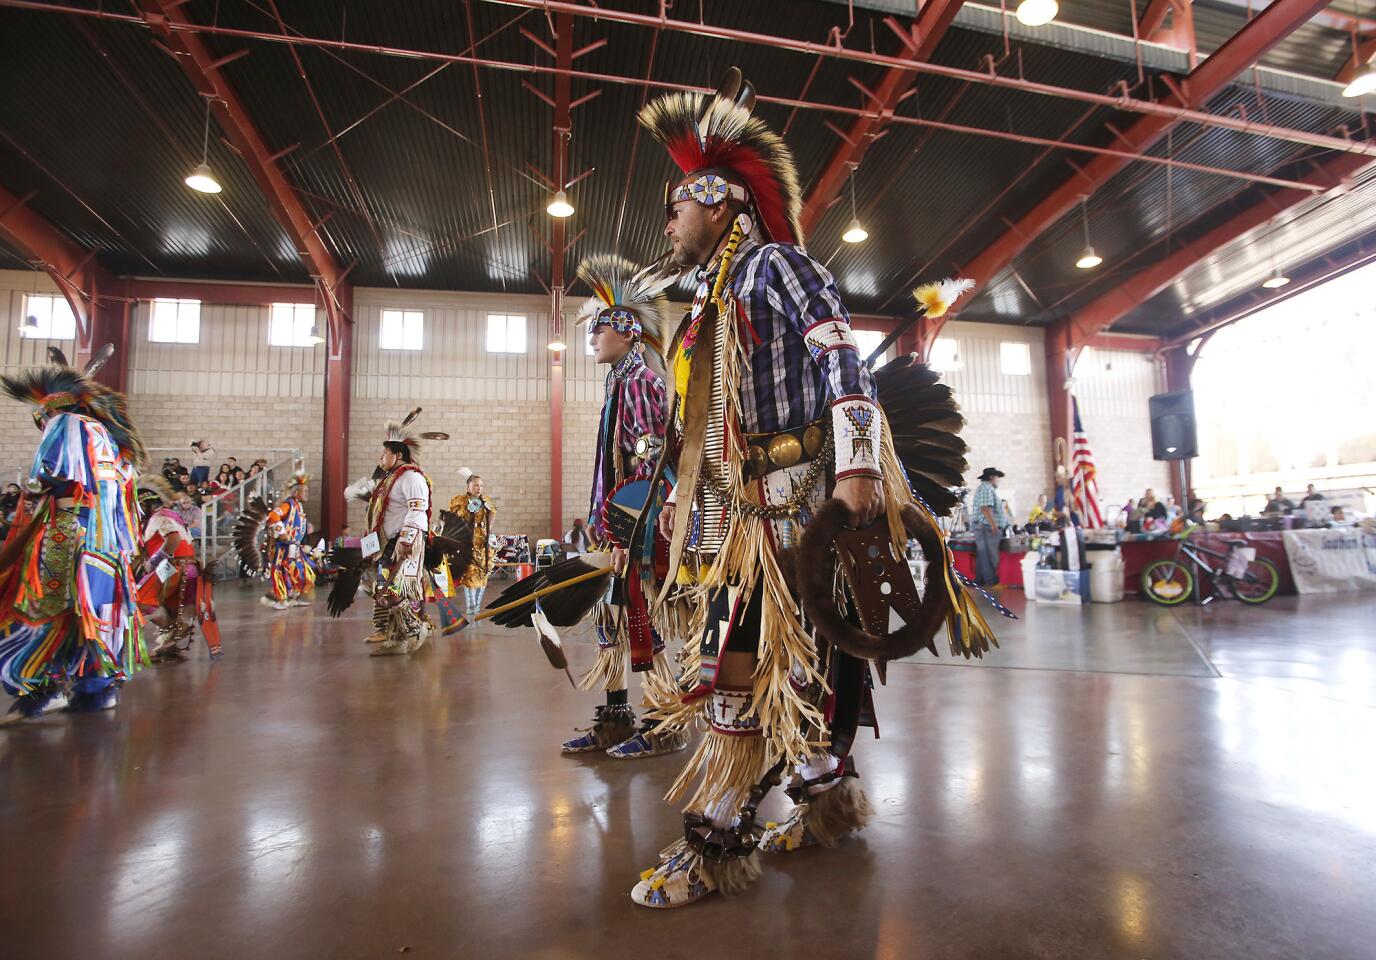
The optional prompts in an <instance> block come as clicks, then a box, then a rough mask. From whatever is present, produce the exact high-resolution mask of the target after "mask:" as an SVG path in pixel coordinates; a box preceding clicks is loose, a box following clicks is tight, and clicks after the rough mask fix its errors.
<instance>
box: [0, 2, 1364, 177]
mask: <svg viewBox="0 0 1376 960" xmlns="http://www.w3.org/2000/svg"><path fill="white" fill-rule="evenodd" d="M491 2H494V3H505V4H510V5H516V6H526V7H529V8H532V9H539V10H542V11H545V12H548V13H551V14H554V13H562V12H571V13H573V14H574V15H576V16H587V17H594V18H597V19H602V20H611V21H614V22H618V23H631V24H639V25H642V26H646V27H651V28H654V27H661V28H662V29H665V30H675V31H678V32H681V33H689V34H694V35H700V36H711V37H724V38H727V39H732V40H740V41H742V42H744V43H754V44H759V45H761V46H768V47H776V48H779V49H784V50H794V51H797V52H801V53H809V54H814V55H821V56H827V57H834V58H838V59H843V60H852V61H855V62H859V63H877V64H881V65H883V66H891V67H899V68H902V69H906V70H909V71H911V72H914V73H927V74H931V75H933V76H940V77H947V78H949V79H952V80H959V81H962V82H965V83H972V84H980V85H985V86H994V87H1000V88H1002V89H1005V90H1018V91H1022V92H1025V93H1031V94H1036V95H1038V96H1048V97H1060V98H1063V99H1067V100H1076V101H1079V102H1082V103H1092V104H1094V105H1096V106H1100V107H1109V108H1111V109H1115V110H1122V111H1126V112H1129V113H1141V114H1147V115H1154V116H1166V117H1169V118H1170V119H1172V120H1176V121H1188V122H1191V123H1198V124H1201V125H1203V126H1205V127H1211V128H1214V127H1216V128H1219V129H1224V130H1237V131H1239V132H1242V133H1248V134H1252V135H1254V136H1259V137H1274V138H1276V139H1280V140H1288V141H1291V142H1293V143H1301V144H1305V145H1308V146H1312V147H1321V148H1323V149H1326V150H1345V151H1351V152H1353V153H1360V152H1363V151H1368V150H1370V151H1373V152H1376V146H1373V145H1371V144H1369V143H1367V142H1364V141H1353V140H1345V139H1343V138H1341V137H1334V136H1328V135H1326V134H1316V133H1311V132H1309V131H1307V130H1298V129H1294V128H1290V127H1283V126H1279V125H1277V124H1268V123H1256V122H1254V121H1251V120H1246V119H1243V118H1242V117H1233V116H1226V115H1222V114H1211V113H1208V112H1207V111H1204V110H1189V109H1185V108H1182V107H1177V106H1171V105H1170V104H1169V103H1168V102H1166V101H1156V100H1133V99H1124V97H1123V95H1121V94H1120V95H1111V94H1100V93H1094V92H1093V91H1089V90H1078V89H1075V88H1072V87H1058V86H1054V85H1052V84H1046V83H1037V82H1034V81H1031V80H1027V79H1024V78H1019V77H1005V76H1001V75H1000V74H997V73H990V72H988V71H978V70H963V69H960V68H959V67H948V66H944V65H942V64H935V63H913V62H911V61H907V60H903V59H901V58H899V57H890V56H886V55H882V54H877V53H869V52H868V51H865V50H852V49H849V48H846V47H837V46H830V45H827V44H819V43H812V42H809V41H802V40H788V39H786V38H782V37H779V36H771V35H768V34H760V33H749V32H747V31H742V30H730V29H728V28H725V27H717V26H713V25H711V24H705V23H699V22H697V21H692V20H663V19H659V18H655V17H650V16H645V15H642V14H636V13H631V12H628V11H619V10H613V9H609V8H605V7H584V6H581V5H579V4H568V3H561V2H559V0H491ZM0 7H9V8H13V9H16V10H37V11H46V12H52V11H54V10H57V9H59V8H57V7H54V6H53V5H52V4H49V3H40V2H36V0H0ZM60 10H61V12H62V14H63V15H64V16H72V17H87V18H91V19H96V20H106V21H110V22H114V23H128V24H134V25H137V26H141V27H147V26H148V25H149V24H148V23H147V21H145V20H144V19H142V18H141V17H135V16H132V15H128V14H121V13H116V12H114V11H111V10H102V9H94V8H92V9H87V8H84V7H61V8H60ZM171 26H172V29H174V30H178V31H190V32H193V33H203V34H214V35H216V36H225V37H240V38H243V39H248V40H261V41H263V42H265V43H281V44H287V45H289V46H310V47H318V48H321V49H329V50H335V51H340V52H355V53H365V54H370V55H374V56H382V57H401V58H405V59H419V60H437V61H451V62H454V63H468V64H473V65H476V66H481V67H488V68H491V69H494V70H505V71H510V72H514V73H532V72H533V73H557V72H558V69H557V68H556V67H552V66H547V65H539V64H530V63H519V62H510V61H505V60H493V59H488V58H484V57H473V56H469V55H466V54H458V53H442V52H439V51H435V50H417V49H414V48H408V47H393V46H388V45H386V44H378V43H357V42H354V41H348V40H338V39H330V38H327V37H310V36H304V35H287V34H284V33H273V32H271V31H265V30H245V29H240V28H237V27H225V26H210V25H204V24H200V25H197V24H192V25H171ZM574 73H575V75H577V76H579V77H583V78H585V79H588V80H595V81H598V82H601V83H615V84H626V85H631V86H647V85H648V86H652V87H655V88H656V89H668V90H677V89H692V90H704V89H706V88H704V87H699V86H692V85H689V84H682V83H667V82H665V81H655V80H651V81H647V80H644V79H640V78H636V77H624V76H617V75H615V74H603V73H596V72H592V71H586V70H579V71H575V72H574ZM756 99H757V100H759V101H760V102H761V103H777V104H780V105H782V106H786V107H793V106H800V107H810V108H813V109H819V110H830V111H834V112H837V113H848V114H852V115H860V114H862V113H863V112H864V111H861V110H856V109H851V108H845V107H840V106H835V105H830V104H809V103H807V102H805V101H801V100H790V99H788V98H785V97H766V96H758V97H757V98H756ZM432 119H433V118H432ZM894 119H895V120H899V119H901V120H906V121H908V122H912V123H917V124H919V125H921V124H922V123H924V121H922V120H921V119H920V118H917V117H902V118H897V117H896V118H894Z"/></svg>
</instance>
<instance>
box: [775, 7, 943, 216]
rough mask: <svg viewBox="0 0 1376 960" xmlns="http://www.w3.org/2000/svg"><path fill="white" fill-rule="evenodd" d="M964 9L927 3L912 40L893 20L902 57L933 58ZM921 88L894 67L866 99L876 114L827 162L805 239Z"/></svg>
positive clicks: (806, 209) (812, 197) (811, 200)
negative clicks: (910, 96) (891, 116)
mask: <svg viewBox="0 0 1376 960" xmlns="http://www.w3.org/2000/svg"><path fill="white" fill-rule="evenodd" d="M962 3H964V0H927V2H926V3H925V4H923V6H922V9H921V10H920V11H919V12H918V15H917V19H916V20H915V21H914V22H913V24H912V28H911V31H910V32H908V33H907V39H904V38H903V33H901V32H900V31H901V30H902V28H901V27H900V26H898V24H897V21H894V20H892V19H890V20H889V21H888V22H889V24H890V26H891V27H893V28H894V29H895V32H896V33H900V40H902V42H903V45H904V51H903V56H905V57H906V58H907V59H909V60H911V61H913V62H922V61H925V60H927V59H928V58H930V57H931V55H932V54H933V53H934V52H935V51H936V48H937V44H939V43H940V42H941V38H942V37H943V36H945V34H946V29H947V27H949V26H950V25H951V21H952V20H954V19H955V16H956V12H957V11H959V10H960V7H961V4H962ZM916 83H917V74H915V73H913V72H911V71H909V70H903V69H900V68H898V67H890V68H889V69H888V71H887V72H886V73H885V74H884V77H883V79H882V80H880V81H879V84H878V86H877V87H876V88H875V89H874V91H873V94H870V95H867V97H866V99H867V100H869V101H870V102H869V106H870V107H871V108H872V109H873V110H874V113H873V114H867V115H866V116H861V117H856V118H855V120H854V121H853V122H852V123H851V125H850V129H849V130H848V131H847V132H846V133H845V134H844V135H842V136H841V142H840V143H838V144H837V145H836V152H835V153H833V154H832V156H831V159H830V160H828V161H827V165H826V167H824V168H823V170H822V173H821V176H819V177H818V178H817V180H816V181H815V182H814V183H813V187H812V190H811V192H810V193H808V195H807V200H806V202H805V203H804V205H803V214H802V218H801V219H802V226H803V234H804V235H807V234H808V233H811V232H812V228H813V227H815V226H816V225H817V224H818V223H819V222H820V221H821V219H822V215H823V214H825V213H826V212H827V209H828V208H829V207H830V206H831V204H832V203H833V202H834V201H835V200H836V198H837V197H838V196H840V194H841V191H842V189H844V187H845V184H846V178H847V177H848V176H849V175H850V171H851V170H852V169H853V168H854V167H855V166H856V165H857V164H858V163H859V162H860V160H861V159H862V158H863V157H864V155H865V151H866V150H868V149H869V145H870V144H871V143H872V142H873V141H874V140H875V139H876V137H877V135H878V133H879V131H880V129H881V128H882V127H883V126H884V123H885V121H886V120H887V119H888V115H889V114H891V113H892V112H893V110H894V108H896V107H897V106H898V104H899V103H900V102H901V101H902V99H903V98H904V97H905V96H907V94H908V92H909V91H910V90H912V88H913V87H914V86H915V85H916Z"/></svg>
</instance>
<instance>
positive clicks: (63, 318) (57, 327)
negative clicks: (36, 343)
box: [19, 293, 76, 340]
mask: <svg viewBox="0 0 1376 960" xmlns="http://www.w3.org/2000/svg"><path fill="white" fill-rule="evenodd" d="M19 335H20V336H21V337H28V338H30V339H32V340H75V339H76V317H75V316H73V315H72V305H71V304H70V303H68V302H67V298H66V297H64V296H60V295H58V296H53V295H52V294H47V293H30V294H27V295H25V297H24V322H23V324H21V325H20V327H19Z"/></svg>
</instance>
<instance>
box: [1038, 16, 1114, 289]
mask: <svg viewBox="0 0 1376 960" xmlns="http://www.w3.org/2000/svg"><path fill="white" fill-rule="evenodd" d="M1018 9H1019V10H1021V9H1022V8H1021V7H1019V8H1018ZM1088 199H1089V198H1088V197H1081V198H1080V219H1081V220H1082V221H1083V223H1084V227H1085V249H1084V251H1083V252H1082V253H1081V254H1080V259H1078V260H1076V261H1075V266H1077V267H1079V268H1080V269H1081V270H1093V269H1094V268H1095V267H1097V266H1098V265H1099V264H1101V263H1103V262H1104V258H1103V257H1101V256H1099V255H1098V254H1097V253H1095V252H1094V247H1093V245H1092V244H1090V242H1089V207H1088V205H1087V201H1088Z"/></svg>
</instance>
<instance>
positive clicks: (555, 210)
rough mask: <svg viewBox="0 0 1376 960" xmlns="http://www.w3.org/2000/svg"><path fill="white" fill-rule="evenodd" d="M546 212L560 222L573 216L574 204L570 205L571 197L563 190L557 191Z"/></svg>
mask: <svg viewBox="0 0 1376 960" xmlns="http://www.w3.org/2000/svg"><path fill="white" fill-rule="evenodd" d="M545 212H546V213H548V214H549V215H550V216H551V217H558V218H559V219H560V220H563V219H564V218H565V217H571V216H573V204H571V203H569V195H568V194H567V193H565V192H564V191H562V190H559V191H557V192H556V193H555V194H554V199H553V200H551V201H550V202H549V206H547V207H545Z"/></svg>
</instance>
